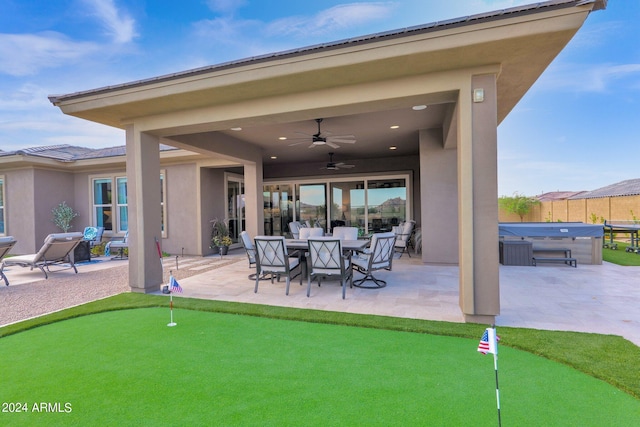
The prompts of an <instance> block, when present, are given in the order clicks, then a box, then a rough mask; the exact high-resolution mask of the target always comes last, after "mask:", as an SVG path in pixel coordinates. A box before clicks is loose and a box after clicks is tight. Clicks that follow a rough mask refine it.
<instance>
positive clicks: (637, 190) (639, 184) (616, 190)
mask: <svg viewBox="0 0 640 427" xmlns="http://www.w3.org/2000/svg"><path fill="white" fill-rule="evenodd" d="M639 194H640V178H636V179H628V180H626V181H621V182H617V183H615V184H611V185H607V186H606V187H602V188H598V189H595V190H593V191H585V192H583V193H580V194H578V195H576V196H573V197H570V199H597V198H599V197H621V196H637V195H639Z"/></svg>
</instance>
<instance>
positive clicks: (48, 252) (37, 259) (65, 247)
mask: <svg viewBox="0 0 640 427" xmlns="http://www.w3.org/2000/svg"><path fill="white" fill-rule="evenodd" d="M81 241H82V233H57V234H49V235H48V236H47V238H46V239H44V244H43V245H42V247H41V248H40V250H39V251H38V253H35V254H30V255H18V256H14V257H11V258H6V259H4V260H3V261H2V267H0V272H1V273H2V275H3V276H4V268H5V267H6V266H12V265H19V266H20V267H31V269H32V270H33V268H34V267H38V268H39V269H40V270H42V272H43V273H44V278H45V279H48V278H49V275H48V274H47V271H49V272H50V270H49V266H50V265H53V264H58V263H63V262H68V263H69V264H71V267H72V268H73V271H75V272H76V274H77V273H78V269H77V268H76V266H75V264H74V262H73V256H72V255H71V253H72V252H73V250H74V249H75V248H76V246H78V243H80V242H81ZM5 282H6V281H5ZM7 285H9V283H7Z"/></svg>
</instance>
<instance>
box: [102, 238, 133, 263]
mask: <svg viewBox="0 0 640 427" xmlns="http://www.w3.org/2000/svg"><path fill="white" fill-rule="evenodd" d="M113 249H117V250H118V255H117V256H114V257H113V258H111V259H125V258H128V256H127V257H125V256H124V250H125V249H129V231H127V232H126V233H124V237H123V238H122V239H120V240H112V241H110V242H107V244H106V246H105V247H104V254H105V255H106V256H109V255H110V254H111V251H112V250H113Z"/></svg>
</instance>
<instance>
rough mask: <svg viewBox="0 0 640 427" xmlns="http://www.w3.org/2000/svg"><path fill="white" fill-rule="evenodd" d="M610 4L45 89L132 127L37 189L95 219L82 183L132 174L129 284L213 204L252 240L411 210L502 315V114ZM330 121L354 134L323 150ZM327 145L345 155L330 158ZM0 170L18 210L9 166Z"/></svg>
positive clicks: (507, 15) (198, 232)
mask: <svg viewBox="0 0 640 427" xmlns="http://www.w3.org/2000/svg"><path fill="white" fill-rule="evenodd" d="M605 7H606V1H605V0H587V1H584V0H555V1H548V2H542V3H536V4H532V5H529V6H522V7H517V8H512V9H506V10H500V11H495V12H491V13H485V14H481V15H474V16H468V17H463V18H459V19H452V20H449V21H444V22H437V23H431V24H426V25H421V26H417V27H412V28H405V29H401V30H397V31H389V32H386V33H379V34H373V35H368V36H363V37H359V38H353V39H349V40H341V41H337V42H334V43H327V44H324V45H317V46H311V47H306V48H301V49H295V50H291V51H286V52H279V53H274V54H270V55H264V56H259V57H254V58H248V59H244V60H238V61H234V62H230V63H225V64H219V65H213V66H210V67H204V68H199V69H195V70H188V71H184V72H181V73H176V74H171V75H166V76H159V77H154V78H150V79H147V80H141V81H135V82H129V83H123V84H120V85H116V86H110V87H105V88H97V89H92V90H86V91H81V92H76V93H71V94H65V95H56V96H51V97H50V101H51V102H52V103H53V104H54V105H55V106H57V107H59V108H60V109H61V111H62V112H63V113H64V114H68V115H73V116H76V117H80V118H83V119H86V120H90V121H93V122H97V123H102V124H105V125H107V126H113V127H117V128H121V129H124V130H126V155H125V157H124V159H125V163H124V164H122V163H121V164H120V165H117V167H116V165H115V164H114V165H108V166H105V165H102V164H101V162H102V161H104V160H100V161H97V160H96V164H95V170H92V168H93V167H94V165H90V164H89V163H90V162H87V163H83V162H82V161H81V162H79V163H77V164H78V165H79V164H83V166H82V167H79V168H78V169H74V167H75V166H73V167H71V169H68V171H67V172H66V173H61V174H60V177H57V178H56V179H59V180H60V182H61V185H59V186H58V187H57V188H58V189H57V190H52V191H51V193H50V194H48V195H47V196H48V197H50V198H51V199H55V202H59V200H60V199H64V196H65V194H64V191H68V190H62V189H60V187H62V188H65V189H69V188H73V192H74V195H75V196H77V198H76V199H75V207H76V209H78V210H81V209H82V210H83V212H82V213H83V214H84V215H86V216H87V219H89V221H93V220H94V218H95V216H96V215H94V213H93V212H101V211H99V209H100V206H97V205H96V204H95V203H94V202H92V198H94V199H95V197H96V194H97V193H99V192H100V190H98V189H97V188H98V187H99V186H100V185H101V184H100V183H98V184H95V181H91V180H92V179H94V178H96V179H101V177H100V175H101V174H102V173H104V175H105V178H104V179H109V178H108V177H107V175H109V176H110V177H111V179H112V181H111V185H112V186H115V187H116V188H117V187H118V181H117V179H118V178H119V177H120V178H121V177H125V176H126V181H127V182H126V193H127V206H126V208H127V228H128V230H129V231H130V244H129V250H130V258H129V277H130V285H131V288H132V290H133V291H138V292H150V291H156V290H157V289H158V288H159V286H160V284H161V281H162V276H161V268H160V260H159V259H158V256H157V252H156V248H155V243H154V242H155V240H154V239H155V238H157V237H158V236H161V235H162V236H163V239H162V245H163V249H164V250H166V251H168V252H174V253H179V252H180V249H181V248H185V252H189V253H193V254H206V253H207V251H208V250H209V249H208V238H209V236H208V234H209V227H210V224H209V221H210V220H211V219H212V218H213V217H220V216H224V217H227V218H230V219H232V220H233V221H236V222H235V225H234V227H236V228H237V229H240V228H243V229H246V230H247V231H248V232H249V234H250V235H252V236H255V235H258V234H263V233H268V234H278V233H284V232H285V231H286V230H285V229H284V228H286V224H285V218H286V219H289V218H291V219H293V218H300V217H302V218H303V219H304V217H305V216H306V217H309V218H310V219H314V220H319V222H320V223H321V225H322V226H324V227H326V228H327V229H329V228H330V223H331V221H333V220H345V221H347V222H351V223H352V224H357V225H358V226H359V227H361V228H362V229H363V231H364V232H371V231H375V228H376V227H379V226H381V225H382V226H384V225H385V224H389V223H391V222H392V221H403V220H415V221H416V222H417V223H418V225H419V226H420V227H421V229H422V254H421V256H422V261H423V262H424V263H444V264H452V265H458V266H459V271H460V288H459V290H460V296H459V300H460V308H461V310H462V312H463V314H464V316H465V319H466V320H467V321H474V322H483V323H484V322H489V323H490V322H492V321H493V320H494V318H495V316H496V315H498V314H499V312H500V295H499V277H498V276H499V275H498V251H497V248H498V232H497V228H498V206H497V171H496V169H497V126H498V125H499V124H500V122H501V121H502V120H504V118H505V117H506V116H507V115H508V114H509V112H510V111H511V110H512V109H513V108H514V106H515V105H516V104H517V103H518V101H519V100H520V99H521V98H522V97H523V96H524V94H525V93H526V92H527V90H528V89H529V88H530V87H531V86H532V85H533V83H534V82H535V81H536V79H537V78H538V77H539V76H540V74H541V73H542V72H544V70H545V69H546V68H547V66H548V65H549V64H550V63H551V62H552V61H553V59H554V58H555V56H556V55H557V54H558V53H559V52H560V51H561V50H562V49H563V48H564V47H565V46H566V44H567V43H568V42H569V41H570V40H571V38H572V37H573V36H574V35H575V33H576V32H577V31H578V30H579V29H580V27H581V26H582V24H583V23H584V21H585V20H586V18H587V17H588V15H589V14H590V13H591V12H592V11H596V10H600V9H604V8H605ZM318 118H323V121H322V122H321V125H322V127H323V131H322V132H320V131H319V129H318V128H317V122H316V119H318ZM329 131H330V132H331V134H332V135H340V136H341V135H347V136H349V135H353V137H354V139H356V140H357V142H356V143H354V144H350V143H336V145H338V147H332V146H329V144H327V143H326V141H322V139H323V138H324V137H326V136H327V135H329V134H328V132H329ZM316 132H317V133H318V134H319V135H316V137H317V138H316V140H314V139H313V135H314V134H316ZM304 133H306V134H307V135H308V138H309V139H307V140H302V141H303V143H301V144H297V143H296V142H298V141H299V140H298V139H296V138H299V137H300V136H301V134H304ZM281 138H287V139H281ZM344 139H349V138H343V140H344ZM292 144H293V145H292ZM165 146H169V147H174V148H176V149H177V150H173V151H171V150H170V151H163V149H162V147H165ZM329 152H333V153H335V161H336V162H344V163H347V164H352V165H354V167H353V168H350V169H338V170H335V169H334V168H333V167H329V168H326V167H327V166H331V165H327V161H328V160H329V157H328V154H329ZM170 153H173V154H170ZM172 156H175V158H174V157H172ZM84 165H86V169H84V167H85V166H84ZM48 166H49V165H47V166H44V165H43V166H42V167H40V166H39V167H37V168H33V170H32V171H29V172H26V171H22V170H20V171H15V173H17V174H18V175H19V172H20V173H23V175H25V176H23V178H22V179H23V180H25V181H29V180H31V181H30V182H28V184H29V185H34V183H35V180H36V179H38V180H49V179H50V178H48V177H47V174H51V173H52V172H51V168H49V167H48ZM103 166H105V167H103ZM322 167H325V169H321V168H322ZM2 168H3V169H2V170H3V172H0V173H1V174H2V176H3V177H4V179H5V182H6V192H5V193H6V194H5V198H6V200H7V202H6V203H5V205H4V208H5V213H7V212H9V216H11V214H10V213H11V212H12V211H13V209H15V208H14V206H13V204H14V203H19V202H16V201H15V199H14V198H13V196H12V195H11V194H10V193H11V192H12V191H16V190H14V189H13V184H12V181H13V180H14V179H16V180H17V179H18V178H13V173H14V172H11V173H10V172H5V171H4V167H2ZM125 171H126V175H125V174H124V173H125ZM29 175H31V176H29ZM76 175H78V176H76ZM159 177H162V179H159ZM75 178H78V179H75ZM89 182H93V184H88V183H89ZM96 185H97V186H98V187H96ZM105 185H106V182H105ZM88 187H93V188H88ZM33 188H35V187H33ZM382 189H384V190H385V191H384V192H383V191H379V190H382ZM380 197H382V198H384V197H388V198H389V200H395V201H398V200H404V203H403V204H402V207H398V206H397V203H393V204H392V203H385V202H386V200H382V201H380V200H377V199H378V198H380ZM38 202H39V200H38ZM383 205H384V206H391V205H393V206H394V207H393V208H391V207H389V209H395V210H393V211H390V212H392V213H391V214H389V213H388V212H386V211H385V209H386V208H383V207H382V206H383ZM161 207H162V209H161ZM18 208H20V209H21V210H28V209H31V210H33V209H34V201H31V202H28V203H26V205H25V206H19V207H18ZM119 208H120V206H117V205H114V207H113V209H114V210H116V211H117V210H118V209H119ZM385 212H386V213H385ZM394 218H395V219H394ZM374 220H376V221H374ZM34 222H35V221H34ZM112 224H113V222H112ZM12 227H13V226H12V225H11V224H10V223H8V224H7V227H6V228H7V230H8V231H9V232H10V233H13V234H18V233H17V232H14V230H13V228H12ZM16 231H18V230H16ZM19 231H20V232H22V231H26V230H19ZM117 231H118V230H117V229H116V230H115V232H117ZM163 233H164V234H163Z"/></svg>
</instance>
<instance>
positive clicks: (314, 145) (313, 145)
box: [307, 144, 316, 148]
mask: <svg viewBox="0 0 640 427" xmlns="http://www.w3.org/2000/svg"><path fill="white" fill-rule="evenodd" d="M307 148H316V144H311V145H310V146H309V147H307Z"/></svg>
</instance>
